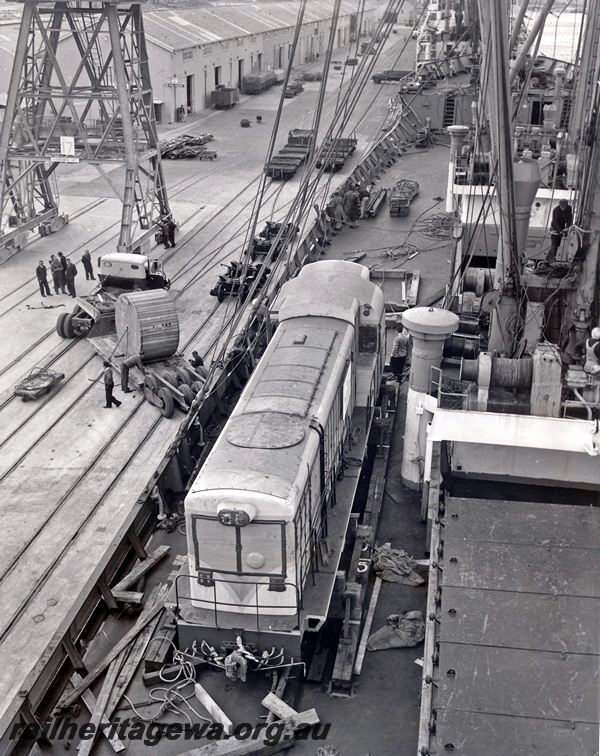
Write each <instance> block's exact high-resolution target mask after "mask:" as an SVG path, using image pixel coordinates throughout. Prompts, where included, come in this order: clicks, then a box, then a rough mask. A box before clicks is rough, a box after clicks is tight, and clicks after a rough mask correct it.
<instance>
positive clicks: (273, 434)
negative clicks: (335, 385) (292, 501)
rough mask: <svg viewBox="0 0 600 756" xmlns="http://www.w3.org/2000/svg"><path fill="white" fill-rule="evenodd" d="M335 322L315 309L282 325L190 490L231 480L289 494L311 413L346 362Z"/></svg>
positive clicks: (250, 487) (344, 331) (225, 484)
mask: <svg viewBox="0 0 600 756" xmlns="http://www.w3.org/2000/svg"><path fill="white" fill-rule="evenodd" d="M300 326H301V327H300ZM339 326H340V328H339V329H336V327H335V321H334V322H332V321H331V320H325V319H324V318H320V317H319V318H312V317H310V318H305V320H304V322H302V323H301V324H300V323H297V322H296V321H294V322H292V323H282V324H281V325H280V327H279V328H278V329H277V331H275V334H274V336H273V339H272V341H271V344H270V345H269V350H268V351H267V352H266V353H265V355H264V356H263V359H262V360H261V362H260V364H259V365H258V366H257V368H256V369H255V371H254V373H253V375H252V377H251V379H250V382H249V383H248V386H247V390H246V391H245V392H244V394H243V395H242V398H241V399H240V400H239V402H238V404H237V406H236V408H235V410H234V412H233V413H232V416H231V417H230V419H229V422H228V423H227V425H226V427H225V430H224V432H223V434H222V435H221V437H220V438H219V441H218V442H217V444H216V445H215V447H214V449H213V451H212V452H211V454H210V455H209V457H208V459H207V460H206V462H205V463H204V466H203V468H202V472H201V474H200V476H199V477H198V478H197V480H196V481H195V483H194V486H193V487H192V492H193V491H194V490H215V489H217V490H218V489H221V488H237V489H246V490H251V491H260V492H261V493H265V494H270V495H272V496H276V497H279V498H282V499H287V498H288V497H290V496H291V495H292V494H293V486H294V482H295V481H296V478H297V476H298V472H299V465H300V464H301V460H302V457H303V455H304V451H305V448H306V445H307V443H308V441H309V439H310V437H311V434H310V432H309V428H310V426H311V423H312V422H313V418H316V416H317V414H318V412H319V408H320V405H321V404H322V403H323V398H324V395H325V392H326V389H327V387H328V385H329V382H330V378H331V376H332V374H334V373H335V372H336V370H338V371H340V373H341V371H342V370H343V368H344V367H345V364H346V359H345V356H344V357H342V359H341V364H340V358H339V353H340V350H341V348H342V343H343V340H344V338H343V337H344V335H346V334H347V333H348V326H345V327H344V326H343V324H341V323H340V324H339ZM350 338H353V335H351V336H350ZM344 354H345V352H344ZM232 472H233V473H234V477H232ZM198 483H200V484H201V486H198V487H197V484H198Z"/></svg>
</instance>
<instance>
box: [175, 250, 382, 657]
mask: <svg viewBox="0 0 600 756" xmlns="http://www.w3.org/2000/svg"><path fill="white" fill-rule="evenodd" d="M272 318H273V320H274V322H276V323H277V324H278V325H277V328H276V330H275V332H274V334H273V336H272V338H271V341H270V342H269V344H268V346H267V348H266V350H265V352H264V354H263V356H262V358H261V360H260V362H259V363H258V365H257V366H256V368H255V370H254V371H253V373H252V375H251V377H250V379H249V381H248V383H247V385H246V386H245V388H244V391H243V393H242V395H241V397H240V399H239V400H238V402H237V405H236V407H235V409H234V410H233V412H232V413H231V416H230V418H229V420H228V422H227V424H226V425H225V427H224V429H223V431H222V432H221V434H220V436H219V438H218V440H217V441H216V443H215V445H214V447H213V449H212V450H211V452H210V454H209V455H208V457H207V458H206V461H205V462H204V464H203V466H202V468H201V470H200V472H199V474H198V476H197V477H196V479H195V480H194V482H193V483H192V485H191V487H190V490H189V492H188V494H187V496H186V499H185V518H186V528H187V540H188V553H189V573H190V578H189V590H188V595H187V597H185V598H184V597H183V596H182V594H183V593H185V592H184V591H182V590H180V595H179V633H180V642H181V641H183V645H186V644H188V643H189V642H190V641H193V640H196V641H199V640H206V641H207V642H208V643H214V644H216V643H219V642H221V641H222V640H223V637H224V635H227V632H228V631H229V637H230V638H231V637H235V636H238V637H239V636H240V634H242V635H243V636H244V638H245V640H246V641H247V640H252V641H253V642H254V643H255V645H256V647H257V648H259V647H261V646H262V647H265V645H266V644H271V645H273V644H275V643H279V644H280V645H281V643H282V642H285V645H286V649H287V648H290V647H291V648H294V647H295V646H297V647H298V648H299V643H300V641H301V639H302V636H303V634H304V633H305V632H306V631H316V630H318V629H319V628H320V627H321V625H322V624H323V622H324V620H325V618H326V616H327V610H328V606H329V601H330V599H331V595H332V591H333V583H334V580H335V573H336V570H337V569H338V562H339V556H340V553H341V551H342V549H343V545H344V538H345V532H346V528H347V524H348V521H349V517H350V512H351V507H352V500H353V496H354V491H355V488H356V484H357V481H358V474H355V475H354V476H350V475H346V476H344V475H343V469H344V466H345V463H344V456H345V455H351V456H352V457H354V458H356V457H359V458H361V457H362V454H364V450H365V448H366V439H367V436H368V432H369V427H370V422H371V418H372V416H373V411H374V407H375V404H376V401H377V397H378V392H379V387H380V380H381V374H382V370H383V361H384V351H385V350H384V343H385V341H384V339H385V323H384V299H383V294H382V292H381V290H380V288H379V287H378V286H376V285H375V284H373V283H372V282H371V281H370V280H369V271H368V270H367V268H365V267H364V266H362V265H357V264H356V263H350V262H344V261H323V262H317V263H314V264H311V265H308V266H306V267H304V268H303V269H302V271H301V272H300V274H299V275H298V276H297V277H296V278H294V279H292V280H290V281H288V282H286V283H285V284H284V286H283V287H282V289H281V292H280V294H279V296H278V298H277V300H276V301H275V303H274V306H273V308H272ZM354 469H355V470H356V468H354ZM340 479H341V480H340ZM265 636H269V637H265ZM275 636H279V637H277V638H276V637H275ZM280 636H286V637H285V638H284V639H283V641H282V640H281V637H280ZM294 640H295V641H297V643H294Z"/></svg>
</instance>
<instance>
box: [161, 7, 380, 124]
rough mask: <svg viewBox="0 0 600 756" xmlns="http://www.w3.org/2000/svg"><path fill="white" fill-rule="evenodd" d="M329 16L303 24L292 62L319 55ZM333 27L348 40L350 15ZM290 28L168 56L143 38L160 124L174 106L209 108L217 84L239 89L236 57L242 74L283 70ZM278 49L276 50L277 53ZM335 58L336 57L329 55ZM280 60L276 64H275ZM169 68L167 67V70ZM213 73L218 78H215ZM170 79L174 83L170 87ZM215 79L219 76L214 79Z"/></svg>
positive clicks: (370, 22)
mask: <svg viewBox="0 0 600 756" xmlns="http://www.w3.org/2000/svg"><path fill="white" fill-rule="evenodd" d="M375 22H376V18H375V11H371V12H370V15H369V12H365V14H364V17H363V29H365V30H367V29H368V30H369V31H370V30H371V29H373V28H374V27H375ZM330 23H331V22H330V20H329V19H326V20H323V21H318V22H311V23H309V24H304V25H303V27H302V29H301V31H300V37H299V41H298V46H297V49H296V55H295V58H294V66H299V65H302V64H304V63H309V62H312V61H316V60H320V59H323V58H324V56H325V51H326V45H327V41H328V39H329V27H330ZM338 30H339V32H340V35H339V36H338V40H340V39H341V45H342V46H345V45H347V44H348V43H349V40H350V16H343V17H340V19H339V22H338ZM293 40H294V28H293V27H289V28H285V29H277V30H273V31H269V32H263V33H261V34H255V35H248V36H240V37H237V38H235V39H229V40H224V41H223V42H213V43H212V44H202V45H196V46H191V47H189V48H186V49H184V50H177V51H175V52H174V53H172V54H171V55H170V56H169V55H168V53H166V51H165V50H164V47H162V46H161V45H157V44H156V43H154V42H153V41H152V39H151V38H147V46H148V56H149V59H150V73H151V77H152V85H153V89H154V96H155V98H157V99H160V100H163V102H164V106H163V117H162V120H163V122H167V121H172V120H173V108H174V105H175V103H176V105H177V106H180V105H182V104H183V105H185V106H186V110H187V111H188V112H195V111H197V110H201V109H203V108H207V107H210V104H211V101H210V95H211V92H212V91H213V90H214V89H215V86H216V85H217V84H224V85H225V86H226V87H240V83H241V82H240V76H239V73H240V61H242V64H241V65H242V76H245V75H246V74H248V73H250V72H251V71H258V70H270V69H274V68H285V67H286V66H287V61H288V57H289V55H290V52H291V49H292V43H293ZM280 50H281V54H280ZM334 57H335V56H334ZM280 58H281V65H280V64H279V61H280ZM169 66H170V68H169ZM216 71H218V77H217V76H216V73H215V72H216ZM188 76H193V92H192V95H191V98H190V99H191V103H189V104H188V102H187V91H186V87H185V86H181V85H183V84H186V81H187V77H188ZM173 77H176V78H177V82H178V85H179V86H177V87H175V89H176V90H177V92H176V94H175V95H174V94H173V89H174V87H173V86H171V85H170V83H171V82H172V81H173ZM217 78H218V80H217Z"/></svg>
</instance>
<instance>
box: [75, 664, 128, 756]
mask: <svg viewBox="0 0 600 756" xmlns="http://www.w3.org/2000/svg"><path fill="white" fill-rule="evenodd" d="M123 662H124V657H123V656H122V655H121V654H119V656H117V658H116V659H113V660H112V662H111V664H110V666H109V668H108V672H107V673H106V677H105V678H104V682H103V683H102V688H101V690H100V693H99V694H98V698H97V699H96V704H95V706H94V710H93V711H92V718H91V719H90V725H92V727H93V730H92V737H91V738H88V739H87V740H82V741H81V742H80V743H79V745H78V746H77V750H78V753H79V756H89V754H90V753H91V750H92V748H93V747H94V741H95V740H96V738H97V736H98V730H99V726H100V722H101V721H102V719H103V718H104V710H105V709H106V704H107V703H108V699H109V696H110V694H111V691H112V689H113V686H114V684H115V682H116V680H117V677H118V676H119V673H120V671H121V667H122V666H123Z"/></svg>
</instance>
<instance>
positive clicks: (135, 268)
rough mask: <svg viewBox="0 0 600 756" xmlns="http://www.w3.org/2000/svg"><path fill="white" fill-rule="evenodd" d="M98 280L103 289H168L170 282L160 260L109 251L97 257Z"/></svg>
mask: <svg viewBox="0 0 600 756" xmlns="http://www.w3.org/2000/svg"><path fill="white" fill-rule="evenodd" d="M98 280H99V281H100V285H101V287H102V288H103V289H108V288H114V289H122V290H123V291H133V290H134V289H141V290H145V289H168V288H169V286H170V282H169V280H168V278H167V277H166V275H165V272H164V269H163V264H162V262H161V261H160V260H151V259H150V258H149V257H147V256H146V255H135V254H128V253H125V252H109V253H108V254H106V255H103V256H102V257H99V258H98Z"/></svg>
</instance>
